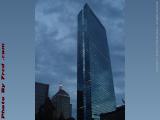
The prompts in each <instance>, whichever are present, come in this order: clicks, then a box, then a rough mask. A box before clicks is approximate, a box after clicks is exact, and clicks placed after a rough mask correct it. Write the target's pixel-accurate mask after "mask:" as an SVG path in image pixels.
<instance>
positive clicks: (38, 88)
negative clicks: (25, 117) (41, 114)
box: [35, 82, 49, 113]
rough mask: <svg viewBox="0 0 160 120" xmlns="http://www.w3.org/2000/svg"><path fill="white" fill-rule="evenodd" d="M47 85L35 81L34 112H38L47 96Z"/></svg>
mask: <svg viewBox="0 0 160 120" xmlns="http://www.w3.org/2000/svg"><path fill="white" fill-rule="evenodd" d="M48 90H49V85H48V84H44V83H38V82H36V83H35V113H37V112H38V110H39V108H40V106H41V105H43V104H44V102H45V99H46V98H47V97H48Z"/></svg>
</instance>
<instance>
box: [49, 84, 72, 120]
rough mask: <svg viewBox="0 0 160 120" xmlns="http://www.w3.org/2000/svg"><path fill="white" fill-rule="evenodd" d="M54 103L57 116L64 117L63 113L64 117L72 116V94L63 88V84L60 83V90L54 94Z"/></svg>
mask: <svg viewBox="0 0 160 120" xmlns="http://www.w3.org/2000/svg"><path fill="white" fill-rule="evenodd" d="M52 103H53V104H54V105H55V107H56V115H57V118H61V119H62V115H63V117H64V119H67V118H70V117H71V112H72V111H71V109H72V106H71V104H70V96H69V94H68V93H67V92H66V91H65V90H63V88H62V85H60V87H59V91H58V92H57V93H56V94H55V95H54V96H53V98H52Z"/></svg>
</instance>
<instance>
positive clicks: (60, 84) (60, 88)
mask: <svg viewBox="0 0 160 120" xmlns="http://www.w3.org/2000/svg"><path fill="white" fill-rule="evenodd" d="M62 89H63V85H62V81H61V82H60V83H59V90H62Z"/></svg>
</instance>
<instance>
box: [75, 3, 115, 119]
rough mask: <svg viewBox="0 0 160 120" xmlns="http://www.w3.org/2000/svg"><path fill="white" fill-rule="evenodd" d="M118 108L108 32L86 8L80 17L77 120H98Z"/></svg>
mask: <svg viewBox="0 0 160 120" xmlns="http://www.w3.org/2000/svg"><path fill="white" fill-rule="evenodd" d="M115 108H116V100H115V93H114V85H113V76H112V69H111V61H110V55H109V48H108V43H107V36H106V30H105V28H104V26H103V25H102V24H101V22H100V21H99V20H98V18H97V17H96V16H95V14H94V13H93V11H92V10H91V9H90V7H89V6H88V5H87V4H85V6H84V8H83V9H82V10H81V11H80V13H79V14H78V42H77V120H93V119H99V116H100V114H102V113H107V112H111V111H114V110H115Z"/></svg>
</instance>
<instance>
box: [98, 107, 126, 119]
mask: <svg viewBox="0 0 160 120" xmlns="http://www.w3.org/2000/svg"><path fill="white" fill-rule="evenodd" d="M100 120H125V105H123V106H120V107H117V109H116V110H115V111H113V112H109V113H103V114H101V115H100Z"/></svg>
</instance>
